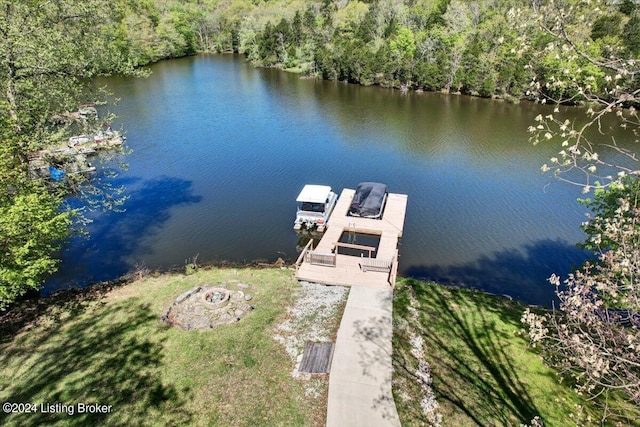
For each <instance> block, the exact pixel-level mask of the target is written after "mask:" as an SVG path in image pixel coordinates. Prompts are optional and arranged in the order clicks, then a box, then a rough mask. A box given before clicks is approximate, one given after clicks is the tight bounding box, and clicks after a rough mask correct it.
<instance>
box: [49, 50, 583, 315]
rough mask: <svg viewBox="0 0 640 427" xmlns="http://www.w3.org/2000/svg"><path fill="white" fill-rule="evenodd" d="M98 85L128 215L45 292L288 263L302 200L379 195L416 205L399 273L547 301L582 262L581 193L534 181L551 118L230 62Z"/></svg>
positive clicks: (71, 251)
mask: <svg viewBox="0 0 640 427" xmlns="http://www.w3.org/2000/svg"><path fill="white" fill-rule="evenodd" d="M151 68H152V71H153V74H152V75H151V77H149V78H148V79H134V78H109V79H105V80H104V83H106V84H107V85H108V86H109V88H110V89H111V90H112V91H113V93H114V94H115V96H116V97H119V98H121V101H120V103H119V104H118V105H117V107H115V108H114V111H115V112H116V113H117V114H118V115H119V116H120V119H119V123H117V124H118V125H122V126H123V127H124V128H125V129H126V133H127V137H128V145H129V147H130V148H131V149H132V150H133V153H132V154H131V155H130V156H128V158H127V162H128V163H129V168H128V170H127V171H125V172H123V173H121V174H120V175H119V177H118V178H117V179H116V180H115V182H116V183H118V184H126V186H127V192H128V194H129V196H130V198H129V200H128V201H127V203H126V205H125V209H126V212H124V213H110V214H95V215H94V222H93V223H92V224H91V225H90V226H89V231H90V233H91V237H90V238H89V239H80V238H78V239H75V240H74V241H73V242H71V244H70V245H69V246H68V247H67V248H66V249H65V250H64V251H63V254H62V256H63V263H62V266H61V270H60V272H59V274H57V275H56V276H55V277H54V278H53V279H52V280H51V281H50V282H49V283H48V284H47V287H46V289H45V291H44V293H49V292H51V291H53V290H55V289H57V288H60V287H65V286H68V285H69V284H76V285H85V284H87V283H89V282H92V281H99V280H106V279H113V278H115V277H117V276H119V275H122V274H124V273H126V272H127V271H129V270H131V269H132V268H134V267H135V266H136V265H144V266H146V267H149V268H152V269H154V268H170V267H179V266H183V265H184V262H185V259H186V258H190V257H193V256H194V255H196V254H199V258H198V259H199V261H200V262H202V263H205V262H207V261H212V260H230V261H239V262H242V261H251V260H256V259H265V260H268V261H273V260H275V259H276V258H277V257H279V256H281V257H283V258H285V259H289V260H292V259H295V257H296V256H297V253H296V244H297V242H298V236H297V235H296V233H295V232H294V231H293V229H292V225H293V220H294V216H295V198H296V196H297V193H298V192H299V191H300V189H301V188H302V187H303V186H304V184H308V183H316V184H328V185H331V186H332V187H333V188H334V189H336V190H337V191H338V192H339V191H340V190H341V189H342V188H345V187H347V188H355V186H356V185H357V184H358V183H359V182H361V181H379V182H384V183H386V184H387V185H388V187H389V190H390V191H391V192H399V193H406V194H408V195H409V204H408V211H407V217H406V223H405V234H404V236H405V237H404V238H403V240H402V243H401V249H400V252H401V258H400V273H401V274H403V275H409V276H414V277H419V278H429V279H436V280H439V281H442V282H451V283H459V284H463V285H465V286H469V287H476V288H480V289H483V290H487V291H490V292H495V293H501V294H508V295H511V296H513V297H516V298H519V299H521V300H524V301H526V302H530V303H539V304H547V303H548V302H549V301H550V300H551V299H552V293H553V292H552V291H553V289H552V288H551V286H550V285H549V284H548V283H547V282H546V278H547V277H548V276H549V275H550V274H551V273H553V272H556V273H567V272H568V271H569V270H570V269H571V267H572V266H574V265H576V264H578V263H580V262H581V261H582V260H583V259H584V254H583V253H582V252H580V251H579V250H577V249H576V247H575V244H576V243H577V242H579V241H581V240H582V239H583V237H584V236H583V234H582V233H581V231H580V229H579V225H580V223H581V222H582V221H583V220H584V218H585V215H584V209H583V208H582V207H581V206H580V205H578V204H577V203H576V198H577V197H579V196H580V194H579V192H578V190H577V189H576V188H574V187H571V186H568V185H564V184H561V183H559V182H554V181H553V180H552V179H551V178H549V177H548V176H545V175H543V174H541V172H540V166H541V165H542V164H543V163H545V162H546V160H547V159H548V158H549V157H550V156H552V155H553V152H554V151H556V150H554V147H551V146H550V147H533V146H532V145H531V144H530V143H529V142H528V135H527V132H526V129H527V127H528V126H529V125H531V124H532V120H533V118H534V117H535V116H536V115H537V114H538V113H540V112H542V113H544V114H547V113H548V112H549V110H548V109H545V108H544V107H541V106H536V105H530V104H526V103H523V104H521V105H510V104H507V103H503V102H498V101H491V100H485V99H476V98H469V97H462V96H447V95H440V94H433V93H422V94H419V93H418V94H416V93H401V92H399V91H392V90H386V89H381V88H365V87H360V86H353V85H347V84H344V83H337V82H325V81H316V80H310V79H300V78H299V76H297V75H293V74H288V73H284V72H280V71H277V70H268V69H267V70H264V69H254V68H253V67H251V66H250V65H249V64H247V63H246V62H245V61H244V60H242V59H241V58H240V57H237V56H222V55H219V56H197V57H193V58H185V59H179V60H172V61H166V62H162V63H160V64H156V65H154V66H153V67H151Z"/></svg>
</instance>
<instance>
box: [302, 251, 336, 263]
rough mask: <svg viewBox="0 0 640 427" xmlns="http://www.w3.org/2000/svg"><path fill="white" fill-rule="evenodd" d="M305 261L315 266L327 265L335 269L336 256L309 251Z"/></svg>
mask: <svg viewBox="0 0 640 427" xmlns="http://www.w3.org/2000/svg"><path fill="white" fill-rule="evenodd" d="M305 261H307V262H308V263H309V264H313V265H326V266H328V267H335V266H336V254H332V253H326V252H318V251H312V250H309V251H307V254H306V257H305Z"/></svg>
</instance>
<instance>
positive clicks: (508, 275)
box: [406, 239, 589, 306]
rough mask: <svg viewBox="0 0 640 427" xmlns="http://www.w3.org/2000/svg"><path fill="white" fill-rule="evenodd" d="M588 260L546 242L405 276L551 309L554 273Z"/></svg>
mask: <svg viewBox="0 0 640 427" xmlns="http://www.w3.org/2000/svg"><path fill="white" fill-rule="evenodd" d="M588 256H589V253H588V252H585V251H582V250H580V249H578V248H577V247H576V245H574V244H570V243H567V242H564V241H562V240H548V239H547V240H540V241H537V242H534V243H531V244H526V245H524V247H523V249H518V248H513V249H508V250H502V251H498V252H495V253H493V254H491V255H483V256H482V257H480V258H479V259H478V260H476V261H474V262H470V263H465V264H461V265H453V266H448V267H443V266H439V265H414V266H410V267H408V268H407V269H406V274H407V275H408V276H410V277H415V278H422V279H427V280H435V281H438V282H441V283H447V284H453V285H459V286H464V287H469V288H475V289H482V290H484V291H487V292H491V293H494V294H497V295H509V296H511V297H513V298H516V299H520V300H523V301H527V302H528V303H531V304H538V305H543V306H550V304H551V302H552V301H553V300H554V291H555V288H554V287H553V286H552V285H550V284H549V283H548V282H547V279H548V277H549V276H550V275H551V272H559V271H568V270H569V269H571V268H576V267H579V266H580V265H581V264H582V263H583V262H584V260H585V258H587V257H588ZM568 267H569V269H568Z"/></svg>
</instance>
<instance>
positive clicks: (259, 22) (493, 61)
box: [118, 0, 640, 101]
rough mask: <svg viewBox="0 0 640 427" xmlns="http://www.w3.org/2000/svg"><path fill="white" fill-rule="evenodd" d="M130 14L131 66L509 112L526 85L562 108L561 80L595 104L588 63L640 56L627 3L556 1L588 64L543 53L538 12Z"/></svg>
mask: <svg viewBox="0 0 640 427" xmlns="http://www.w3.org/2000/svg"><path fill="white" fill-rule="evenodd" d="M133 3H134V4H135V7H133V6H130V7H129V9H128V11H127V13H126V16H125V17H124V19H123V20H122V22H121V24H120V27H121V28H120V29H121V33H120V36H119V37H120V41H119V42H118V43H119V45H120V46H122V49H124V50H127V54H128V55H130V56H132V57H134V58H135V60H134V62H135V64H136V65H142V64H146V63H148V62H153V61H156V60H159V59H163V58H167V57H175V56H182V55H188V54H192V53H195V52H197V51H210V52H236V53H241V54H244V55H246V57H247V58H248V59H249V60H250V61H251V62H253V63H254V64H255V65H258V66H266V67H280V68H283V69H287V70H292V71H297V72H302V73H306V74H310V75H314V76H318V77H321V78H324V79H331V80H341V81H349V82H352V83H358V84H362V85H382V86H387V87H396V88H407V89H416V90H433V91H445V92H455V93H464V94H471V95H477V96H484V97H504V98H509V99H514V100H516V99H522V98H533V97H534V95H535V90H532V88H531V85H532V82H533V84H536V83H538V84H540V83H542V84H543V85H544V87H545V93H544V95H545V96H546V97H548V98H550V99H553V100H556V99H564V100H567V99H569V98H571V96H572V95H576V94H575V93H572V92H571V88H567V85H566V80H575V81H576V82H578V83H585V82H589V83H590V88H591V90H592V91H593V92H595V93H597V94H599V95H606V92H607V90H608V89H609V88H610V85H609V84H608V83H609V81H608V80H607V79H608V77H607V76H609V73H608V71H607V70H606V68H603V67H601V66H597V65H594V64H593V63H592V62H591V61H590V60H589V57H592V58H597V57H612V56H615V57H616V58H619V59H627V58H636V59H637V58H638V57H639V55H640V7H639V6H638V3H637V2H635V1H634V0H624V1H622V2H608V3H607V2H600V1H595V2H578V1H573V0H562V1H555V0H553V1H551V3H553V5H554V7H555V8H556V9H558V10H560V9H563V8H564V9H566V10H573V9H579V12H580V13H581V14H583V16H586V18H587V19H586V22H578V20H577V18H576V19H575V20H574V21H572V22H567V24H568V26H567V28H566V29H565V30H566V31H570V32H571V33H572V35H573V36H575V37H574V39H573V42H574V43H577V44H578V45H580V46H581V47H582V48H583V49H584V52H585V56H573V55H569V54H567V52H566V51H565V52H563V51H562V50H560V51H558V50H557V49H552V48H550V44H551V43H552V42H553V40H554V35H553V34H549V33H548V32H547V31H545V29H544V27H543V26H541V25H540V20H541V19H543V18H544V16H541V14H540V13H539V6H538V3H539V2H537V1H534V2H530V1H523V0H499V1H498V0H479V1H475V2H468V1H464V0H365V1H358V0H355V1H347V0H316V1H311V2H303V1H296V0H275V1H260V0H234V1H230V2H221V1H213V0H209V1H207V0H191V1H189V0H186V1H178V0H165V1H159V0H158V1H153V0H139V1H138V2H133ZM571 16H574V15H571ZM575 16H576V17H577V16H578V15H577V14H576V15H575ZM565 49H566V47H565ZM586 56H588V57H586ZM558 72H560V73H561V74H559V75H558ZM617 83H618V84H620V83H621V82H617ZM637 83H638V82H637V79H631V80H627V81H625V82H623V84H625V85H628V86H629V87H631V86H633V85H637ZM579 100H580V97H579V96H578V97H575V98H573V101H579Z"/></svg>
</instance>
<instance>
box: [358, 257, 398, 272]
mask: <svg viewBox="0 0 640 427" xmlns="http://www.w3.org/2000/svg"><path fill="white" fill-rule="evenodd" d="M392 265H393V258H391V259H377V258H365V257H360V269H361V270H362V271H380V272H383V273H388V272H390V271H391V266H392Z"/></svg>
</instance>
